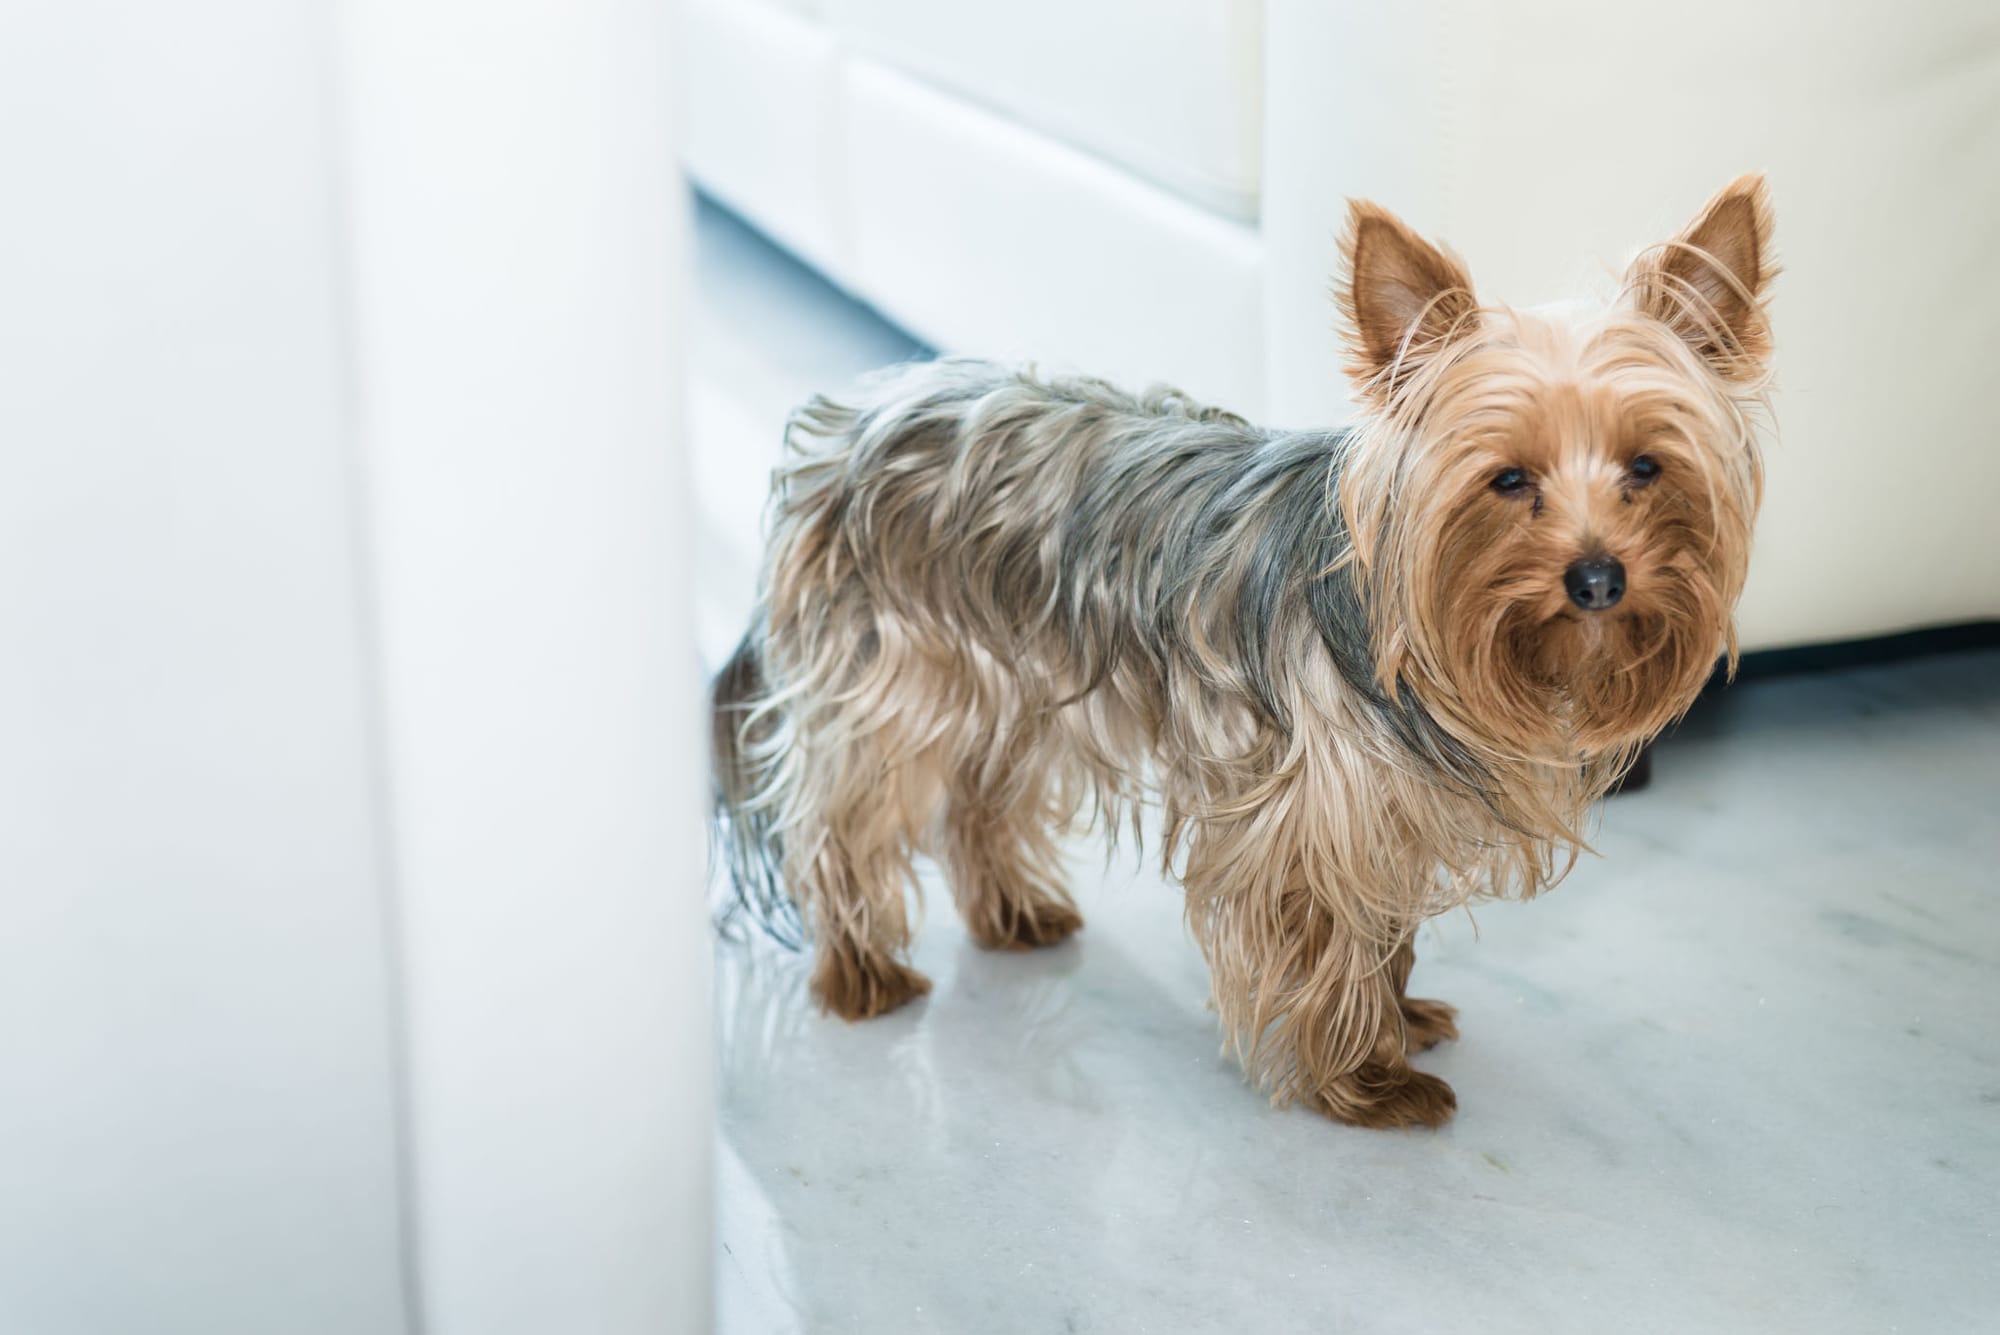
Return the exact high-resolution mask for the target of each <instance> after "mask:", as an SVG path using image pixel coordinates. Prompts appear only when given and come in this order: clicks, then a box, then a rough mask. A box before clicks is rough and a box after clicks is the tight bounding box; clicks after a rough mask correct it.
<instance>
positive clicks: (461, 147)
mask: <svg viewBox="0 0 2000 1335" xmlns="http://www.w3.org/2000/svg"><path fill="white" fill-rule="evenodd" d="M660 8H661V7H660V6H659V5H656V4H651V3H624V2H622V0H543V3H540V4H529V3H524V2H522V0H497V2H496V3H493V4H488V5H473V4H467V3H451V2H450V0H400V3H390V2H389V0H351V2H349V3H344V4H341V3H336V0H187V2H186V3H182V4H178V5H173V6H159V5H147V4H142V3H138V0H65V3H63V4H60V5H58V4H53V3H41V4H15V5H11V6H9V7H8V9H7V11H6V15H5V17H4V19H0V164H4V174H3V175H0V1331H4V1332H7V1335H16V1333H19V1335H66V1333H67V1332H128V1331H145V1332H148V1335H152V1333H153V1332H177V1331H189V1332H201V1335H223V1333H226V1332H236V1331H243V1332H255V1333H256V1335H266V1333H267V1332H285V1335H293V1333H294V1332H313V1331H326V1332H337V1333H338V1335H376V1333H377V1332H381V1333H383V1335H388V1333H389V1332H400V1331H405V1330H415V1329H425V1330H429V1331H432V1332H454V1331H466V1332H477V1335H492V1333H495V1332H499V1333H503V1335H504V1332H506V1331H508V1330H515V1329H519V1330H575V1331H584V1330H588V1331H592V1332H606V1333H607V1335H616V1333H618V1332H624V1331H639V1330H676V1331H678V1330H694V1329H699V1328H701V1326H702V1325H703V1324H705V1315H704V1314H705V1312H706V1306H705V1303H706V1281H707V1275H708V1271H709V1252H708V1241H707V1220H708V1206H707V1198H706V1173H707V1167H706V1165H707V1160H708V1151H709V1142H708V1135H707V1121H706V1109H707V1100H708V1061H707V1048H706V1036H707V1020H706V1009H705V1007H706V983H705V970H704V966H703V958H704V956H703V950H702V946H703V943H704V939H705V938H704V936H703V931H702V926H701V910H700V907H699V896H698V894H697V893H696V892H695V890H694V887H693V884H692V873H693V870H694V868H695V866H696V865H697V863H698V859H699V857H700V848H699V838H698V824H697V817H696V814H695V812H696V806H695V786H696V762H695V757H696V756H698V754H699V744H698V743H697V742H696V740H695V737H696V733H695V730H694V723H695V720H694V719H693V716H692V711H691V703H690V702H691V699H692V695H693V680H692V675H693V673H692V662H691V659H690V656H689V654H688V653H687V652H686V651H685V635H684V632H683V631H682V629H681V616H680V609H679V606H678V601H679V593H680V589H681V580H680V578H679V576H678V570H679V562H680V556H681V554H680V552H679V551H678V548H677V546H676V543H675V541H674V538H675V535H676V533H677V531H678V530H677V527H676V525H677V520H676V519H675V518H674V513H675V506H676V504H677V502H678V495H677V482H676V479H675V476H674V472H673V468H674V463H675V459H676V456H675V453H674V449H673V446H674V437H675V430H674V427H675V411H676V403H675V395H674V392H673V365H674V355H673V354H674V348H673V345H672V340H671V334H672V324H671V320H670V318H669V317H670V313H671V311H672V310H673V301H674V299H675V297H676V292H675V287H676V283H675V278H674V272H673V265H674V262H675V260H676V253H677V248H678V241H679V226H680V217H679V204H678V199H677V197H676V194H675V192H674V189H673V186H672V182H671V176H670V172H671V167H672V161H673V154H672V144H671V139H670V137H669V117H668V116H667V114H666V111H667V108H666V97H665V88H664V76H663V72H662V68H661V65H660V61H661V60H662V59H663V58H664V54H665V40H664V35H663V34H662V33H661V32H660V30H659V20H660V13H659V10H660ZM343 34H344V37H345V41H344V42H343V43H340V44H336V41H335V39H336V37H337V36H339V35H343ZM405 1053H407V1058H408V1063H409V1069H408V1072H407V1079H401V1080H399V1079H398V1074H399V1060H400V1058H401V1056H402V1054H405ZM406 1221H407V1225H408V1226H407V1227H406Z"/></svg>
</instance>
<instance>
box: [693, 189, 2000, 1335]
mask: <svg viewBox="0 0 2000 1335" xmlns="http://www.w3.org/2000/svg"><path fill="white" fill-rule="evenodd" d="M699 239H700V259H701V263H702V270H701V275H702V276H701V285H700V296H701V302H700V305H701V316H700V318H701V324H700V337H699V340H698V346H697V350H696V355H695V358H694V365H693V370H692V384H691V392H692V396H693V399H694V405H695V412H696V430H697V447H698V451H699V454H700V458H699V461H698V474H699V477H698V481H699V484H700V489H701V494H702V498H703V504H704V514H705V519H704V524H705V525H706V529H705V532H704V535H703V536H704V540H705V541H706V542H707V543H708V544H709V547H710V548H711V549H712V550H713V552H714V553H715V557H714V560H713V562H712V563H710V564H709V566H708V568H709V570H710V571H711V576H712V577H711V579H710V581H709V587H707V588H705V589H704V590H703V596H704V599H705V604H704V623H703V626H704V630H703V638H704V645H705V648H706V650H707V652H709V653H711V654H712V655H713V654H718V653H720V652H721V651H723V650H725V649H726V647H727V642H728V640H729V639H730V638H731V637H732V635H733V633H734V630H735V629H738V628H740V618H741V616H742V613H743V608H744V606H745V605H746V604H747V600H748V596H749V594H748V589H749V570H750V563H751V561H752V560H753V557H752V556H751V555H750V552H751V551H752V550H753V548H752V543H753V542H754V532H755V528H754V524H755V515H756V510H757V504H758V500H759V497H760V495H761V489H762V485H763V476H764V473H765V471H766V470H767V469H768V467H769V464H770V461H771V459H772V458H773V457H775V445H774V442H775V438H776V430H777V424H778V422H779V421H780V420H782V417H783V413H784V410H785V407H786V406H787V404H788V403H789V402H791V401H793V400H795V399H796V398H798V397H800V396H801V395H802V394H803V393H804V392H806V391H809V390H810V389H812V388H816V387H825V386H828V385H837V384H838V383H839V382H840V381H842V380H844V379H845V378H846V377H847V376H849V375H851V374H853V373H854V372H856V371H858V370H860V369H863V368H864V367H866V366H870V365H873V364H876V363H878V362H882V361H887V360H892V359H895V358H897V357H901V356H905V355H909V354H910V353H911V352H912V351H914V349H913V348H912V347H911V345H909V343H908V342H907V340H904V339H902V338H901V337H900V336H899V335H897V334H895V333H894V331H892V330H889V329H887V328H886V327H885V326H883V325H881V324H880V323H879V322H877V321H875V320H874V319H873V318H872V317H870V316H869V315H868V314H867V313H866V312H865V311H863V310H861V309H859V308H857V307H855V306H852V305H850V304H848V303H846V302H845V301H844V300H842V299H840V298H839V297H838V296H837V295H836V294H833V293H832V292H830V291H829V290H827V289H825V288H824V287H823V286H821V285H819V284H818V283H817V282H816V281H815V280H813V279H811V278H810V276H808V275H806V274H804V273H803V272H802V271H799V270H798V269H797V268H796V267H795V266H792V265H790V264H789V263H788V262H787V261H785V260H784V259H783V258H782V257H781V256H779V255H778V254H777V253H776V252H774V251H772V250H770V249H769V248H768V247H767V246H765V245H764V244H763V243H762V242H760V241H758V240H757V239H756V238H755V237H753V236H751V235H749V234H747V233H746V232H744V231H743V230H742V229H741V228H740V227H739V226H737V225H735V224H734V223H732V222H731V221H730V220H729V219H728V218H726V217H724V216H722V215H719V214H716V213H714V212H712V211H709V212H704V214H703V216H702V220H701V225H700V228H699ZM1597 848H1598V851H1599V853H1600V854H1601V856H1600V857H1595V858H1590V859H1587V860H1586V861H1585V862H1584V863H1582V864H1581V865H1580V866H1579V867H1578V868H1577V870H1576V872H1575V874H1574V875H1573V876H1571V878H1570V879H1569V880H1568V881H1567V882H1566V883H1565V884H1564V885H1562V886H1561V887H1560V888H1558V889H1557V890H1556V891H1555V892H1553V893H1552V894H1550V895H1548V896H1546V897H1545V898H1543V899H1542V900H1540V901H1538V902H1536V903H1533V904H1529V905H1496V906H1491V907H1487V908H1483V909H1481V910H1479V912H1478V913H1477V916H1476V918H1470V917H1467V916H1464V915H1460V916H1457V917H1452V918H1447V919H1442V920H1439V921H1437V922H1434V923H1433V924H1431V925H1430V926H1429V927H1428V928H1426V930H1425V932H1424V935H1423V937H1422V938H1421V939H1420V941H1419V963H1418V966H1417V971H1416V975H1415V977H1414V979H1413V982H1412V991H1413V992H1416V993H1419V994H1422V995H1428V996H1437V997H1443V998H1445V999H1447V1000H1449V1001H1451V1002H1453V1003H1455V1004H1456V1005H1457V1006H1458V1007H1459V1008H1460V1024H1461V1027H1462V1029H1463V1035H1464V1036H1463V1038H1462V1039H1461V1040H1460V1041H1458V1042H1456V1043H1453V1044H1448V1045H1446V1046H1444V1047H1443V1048H1441V1049H1439V1050H1437V1051H1435V1052H1433V1053H1430V1054H1428V1055H1426V1056H1425V1057H1423V1058H1420V1059H1419V1065H1420V1066H1422V1067H1423V1069H1426V1070H1429V1071H1432V1072H1435V1073H1437V1074H1439V1075H1441V1076H1444V1077H1445V1078H1447V1079H1449V1080H1450V1081H1451V1082H1452V1084H1453V1085H1454V1086H1455V1088H1456V1089H1457V1092H1458V1096H1459V1108H1460V1111H1459V1114H1458V1117H1457V1119H1456V1120H1455V1121H1454V1122H1453V1123H1451V1124H1450V1125H1449V1126H1447V1127H1446V1128H1444V1129H1443V1130H1440V1131H1435V1132H1414V1133H1382V1132H1368V1131H1357V1130H1352V1129H1349V1128H1345V1127H1339V1126H1335V1125H1332V1124H1330V1123H1328V1122H1325V1121H1323V1120H1321V1119H1319V1118H1317V1117H1315V1116H1313V1115H1311V1114H1309V1113H1306V1112H1303V1111H1300V1110H1296V1109H1294V1110H1285V1111H1279V1110H1273V1109H1271V1108H1269V1107H1268V1106H1266V1104H1265V1103H1264V1101H1263V1100H1262V1099H1260V1098H1259V1097H1258V1096H1257V1095H1255V1094H1254V1093H1252V1092H1251V1091H1250V1090H1249V1089H1247V1088H1246V1087H1245V1086H1244V1084H1243V1082H1242V1080H1241V1079H1240V1077H1239V1075H1238V1073H1237V1072H1236V1070H1235V1069H1234V1068H1233V1067H1232V1066H1231V1065H1230V1064H1229V1063H1228V1062H1227V1061H1226V1060H1224V1059H1223V1058H1222V1057H1221V1056H1220V1054H1219V1051H1218V1038H1217V1031H1216V1027H1215V1023H1214V1018H1213V1016H1212V1015H1210V1014H1209V1013H1208V1012H1207V1011H1206V1010H1205V1009H1204V1000H1205V997H1206V990H1207V984H1206V980H1205V977H1204V973H1203V968H1202V964H1201V960H1200V957H1199V956H1198V954H1197V953H1196V951H1195V949H1194V947H1193V946H1192V944H1191V943H1190V942H1189V940H1188V938H1187V936H1186V934H1185V932H1184V931H1183V929H1182V925H1181V920H1180V906H1179V901H1178V895H1177V892H1176V891H1175V890H1174V888H1173V887H1172V886H1171V885H1170V884H1168V883H1167V882H1165V881H1163V880H1162V879H1161V878H1160V877H1159V876H1158V875H1157V874H1156V873H1155V872H1154V871H1153V870H1152V869H1151V868H1150V867H1143V866H1140V865H1138V864H1137V863H1136V862H1135V860H1134V859H1133V858H1131V857H1130V856H1129V855H1120V856H1118V857H1114V858H1112V859H1111V860H1110V861H1109V863H1108V864H1107V862H1106V860H1105V858H1104V855H1103V853H1102V852H1101V850H1099V849H1096V848H1093V847H1086V846H1079V847H1078V848H1077V849H1076V850H1075V855H1074V858H1073V877H1074V885H1075V886H1076V888H1077V891H1078V897H1079V900H1080V902H1081V904H1082V907H1083V909H1084V912H1085V914H1086V916H1087V917H1088V920H1089V925H1088V927H1087V929H1086V930H1085V931H1084V932H1083V933H1082V934H1081V935H1080V936H1079V937H1077V938H1075V939H1074V940H1072V941H1071V942H1069V943H1067V944H1065V945H1062V946H1060V947H1057V948H1055V949H1052V950H1047V951H1042V952H1038V953H1035V954H1032V955H1027V956H1019V955H1009V956H1004V957H1002V956H993V955H988V954H984V953H982V952H980V951H977V950H974V949H973V948H972V947H971V946H970V945H969V944H968V943H967V941H966V938H965V934H964V932H963V930H962V929H961V928H960V926H959V924H958V922H957V920H956V918H955V916H954V914H953V912H952V910H951V908H950V903H949V899H948V898H946V897H944V896H943V895H942V894H940V893H937V892H936V887H932V889H933V893H932V894H931V896H930V903H931V912H930V914H929V917H928V919H927V921H926V924H925V927H924V930H923V933H922V935H921V937H920V939H919V940H918V943H917V947H916V963H917V965H918V967H920V968H921V969H923V970H924V971H925V972H927V973H928V974H929V975H930V976H931V978H932V980H933V981H934V983H935V989H934V991H933V992H932V994H931V995H930V997H929V998H927V999H926V1000H924V1001H921V1002H919V1003H917V1004H915V1005H913V1006H911V1007H908V1008H906V1009H904V1010H903V1011H900V1012H898V1013H896V1014H894V1015H891V1016H889V1017H886V1018H884V1019H880V1020H876V1021H872V1022H869V1023H867V1024H863V1025H859V1026H850V1025H846V1024H843V1023H841V1022H839V1021H835V1020H828V1019H823V1018H821V1017H820V1016H818V1015H817V1014H816V1013H814V1011H813V1010H812V1008H811V1007H810V1006H809V1005H808V1003H807V1000H806V997H805V991H804V969H803V962H802V961H801V960H800V959H799V958H798V957H796V956H792V955H788V954H786V953H785V952H783V951H782V950H779V949H777V948H775V947H771V946H768V945H759V944H749V945H744V944H728V943H725V944H723V945H722V946H721V947H719V951H718V959H717V1006H718V1013H719V1020H720V1025H721V1061H722V1070H721V1082H720V1088H721V1098H722V1107H721V1113H720V1137H719V1145H718V1155H719V1160H718V1165H717V1175H718V1176H717V1182H718V1198H719V1201H718V1212H719V1220H718V1238H719V1244H720V1246H719V1251H718V1255H717V1257H716V1265H717V1278H718V1302H719V1313H718V1315H719V1323H720V1327H721V1329H723V1330H725V1331H728V1332H731V1333H732V1335H738V1333H749V1332H756V1333H757V1335H765V1333H767V1332H795V1331H796V1332H822V1331H866V1332H882V1331H896V1332H905V1331H908V1332H924V1331H937V1332H948V1333H952V1335H959V1333H965V1335H972V1333H976V1332H995V1333H996V1335H997V1333H1005V1335H1018V1333H1022V1332H1041V1331H1051V1332H1055V1331H1107V1332H1126V1331H1134V1332H1137V1331H1159V1332H1173V1333H1175V1335H1190V1333H1192V1332H1205V1331H1228V1332H1235V1333H1236V1335H1249V1333H1252V1332H1256V1333H1260V1335H1261V1333H1263V1332H1287V1331H1314V1332H1341V1331H1353V1332H1421V1333H1424V1335H1441V1333H1444V1332H1457V1331H1467V1332H1471V1331H1477V1332H1481V1333H1482V1335H1502V1333H1504V1332H1524V1333H1529V1332H1532V1333H1533V1335H1550V1333H1551V1332H1567V1331H1577V1332H1599V1331H1660V1332H1676V1333H1681V1332H1728V1331H1774V1332H1802V1331H1812V1332H1847V1331H1853V1332H1880V1331H1910V1332H1971V1331H1991V1330H2000V1236H1996V1232H2000V653H1993V652H1985V653H1977V652H1975V653H1960V654H1955V655H1946V656H1939V657H1933V658H1928V659H1920V660H1914V661H1908V662H1904V663H1901V664H1897V665H1893V666H1886V667H1871V668H1864V669H1852V670H1845V671H1839V672H1832V673H1825V674H1821V675H1815V676H1804V677H1791V678H1778V679H1770V680H1760V681H1752V682H1746V683H1743V684H1740V685H1738V686H1737V687H1735V688H1733V689H1731V690H1729V691H1728V692H1726V693H1723V694H1721V695H1720V696H1718V697H1717V698H1715V699H1713V700H1711V701H1707V702H1704V703H1703V704H1702V705H1700V706H1698V707H1697V709H1696V710H1695V712H1694V713H1693V714H1692V715H1691V716H1690V717H1689V719H1688V720H1687V722H1686V723H1685V724H1684V725H1683V726H1682V727H1681V728H1680V729H1679V730H1678V732H1676V733H1675V734H1674V735H1673V736H1672V737H1671V738H1670V739H1668V740H1667V741H1666V742H1664V743H1663V744H1662V745H1661V746H1660V747H1659V750H1658V767H1657V777H1656V780H1655V783H1654V785H1653V787H1652V788H1650V789H1649V790H1647V791H1645V792H1642V793H1638V794H1633V795H1628V796H1626V797H1622V798H1619V799H1616V800H1614V801H1612V802H1611V803H1609V804H1608V805H1607V807H1606V809H1605V811H1604V814H1603V820H1602V827H1601V831H1600V835H1599V838H1598V839H1597Z"/></svg>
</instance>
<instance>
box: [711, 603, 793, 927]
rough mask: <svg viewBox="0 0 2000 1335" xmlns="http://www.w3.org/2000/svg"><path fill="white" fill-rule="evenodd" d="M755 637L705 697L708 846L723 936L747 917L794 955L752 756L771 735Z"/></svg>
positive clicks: (773, 721) (766, 796)
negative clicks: (725, 887)
mask: <svg viewBox="0 0 2000 1335" xmlns="http://www.w3.org/2000/svg"><path fill="white" fill-rule="evenodd" d="M758 638H759V637H758V633H757V625H756V623H754V622H753V623H752V625H751V629H750V632H749V634H747V635H745V636H744V637H743V642H742V643H741V644H739V645H737V646H736V652H735V653H734V654H731V655H730V657H729V661H728V662H727V663H725V664H724V665H723V668H722V671H721V672H720V673H718V674H717V676H716V678H715V688H714V691H713V694H712V714H711V726H712V727H713V730H714V731H713V738H712V743H711V745H712V750H711V753H710V754H711V762H710V763H711V776H712V779H713V788H714V795H715V819H714V825H713V834H714V841H713V844H712V847H713V848H714V850H715V851H716V852H717V853H719V854H720V856H721V859H722V862H723V865H724V867H725V869H726V870H727V872H728V875H729V880H730V882H731V884H732V886H733V887H734V889H735V897H734V899H733V900H731V901H729V902H728V903H727V904H726V905H725V906H724V908H723V910H722V912H721V914H720V915H719V916H718V926H720V927H721V928H722V929H723V930H725V931H728V930H730V929H731V928H733V927H734V926H735V924H736V922H737V921H738V920H739V919H742V918H745V917H747V918H749V919H750V920H751V921H753V922H755V923H756V924H757V925H758V926H759V927H762V928H763V929H764V931H765V932H767V933H769V934H770V936H771V937H772V938H773V939H775V940H777V941H779V942H781V943H783V944H784V945H787V946H790V947H793V948H794V949H796V948H798V947H799V946H801V945H803V944H804V941H805V926H804V923H803V922H802V921H801V919H800V917H799V910H798V906H797V905H796V904H794V903H793V902H792V898H791V896H790V895H788V894H787V893H786V892H785V883H784V877H783V874H782V871H781V867H782V865H783V861H784V857H783V853H784V850H783V846H782V840H781V836H780V834H779V832H778V828H777V826H778V822H777V817H776V813H775V812H774V811H773V809H772V798H773V794H771V793H770V792H768V791H766V790H765V785H764V782H763V771H764V766H763V764H762V763H761V762H760V760H759V757H758V755H757V751H758V749H759V744H760V743H767V742H768V741H769V739H770V738H771V736H772V734H773V733H774V732H775V731H776V730H777V727H778V723H779V720H778V718H777V716H776V707H775V705H774V703H773V702H772V701H770V700H769V699H768V696H769V684H768V683H767V682H766V680H765V677H764V666H763V662H762V659H761V656H760V655H759V654H758V652H757V642H758Z"/></svg>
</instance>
